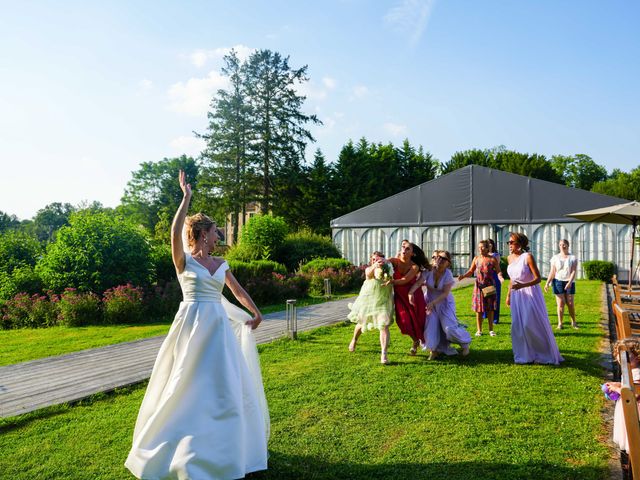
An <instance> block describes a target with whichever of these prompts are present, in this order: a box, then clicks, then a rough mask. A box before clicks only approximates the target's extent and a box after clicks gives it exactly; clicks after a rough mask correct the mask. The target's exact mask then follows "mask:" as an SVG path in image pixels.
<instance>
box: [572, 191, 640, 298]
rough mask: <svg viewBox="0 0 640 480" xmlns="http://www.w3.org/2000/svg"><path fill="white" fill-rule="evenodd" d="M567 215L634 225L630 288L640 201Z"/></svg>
mask: <svg viewBox="0 0 640 480" xmlns="http://www.w3.org/2000/svg"><path fill="white" fill-rule="evenodd" d="M567 217H574V218H577V219H579V220H584V221H585V222H603V223H618V224H626V225H632V227H631V262H630V265H629V290H631V277H632V276H633V250H634V248H633V247H634V245H635V242H636V227H637V226H638V224H640V203H638V202H629V203H620V204H618V205H611V206H610V207H604V208H596V209H595V210H587V211H585V212H577V213H569V214H567Z"/></svg>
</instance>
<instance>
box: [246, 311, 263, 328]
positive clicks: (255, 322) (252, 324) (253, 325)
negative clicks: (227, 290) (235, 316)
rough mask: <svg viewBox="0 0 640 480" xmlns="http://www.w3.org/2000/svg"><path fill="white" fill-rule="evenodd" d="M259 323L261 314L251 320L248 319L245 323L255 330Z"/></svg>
mask: <svg viewBox="0 0 640 480" xmlns="http://www.w3.org/2000/svg"><path fill="white" fill-rule="evenodd" d="M260 323H262V315H256V316H254V317H253V320H249V321H248V322H247V323H246V324H247V325H249V326H250V327H251V330H255V329H256V328H258V325H260Z"/></svg>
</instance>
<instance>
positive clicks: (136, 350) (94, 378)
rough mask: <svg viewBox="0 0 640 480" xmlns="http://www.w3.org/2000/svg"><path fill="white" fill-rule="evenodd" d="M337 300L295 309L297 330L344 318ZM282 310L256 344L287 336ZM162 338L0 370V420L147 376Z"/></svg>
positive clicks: (342, 302) (269, 318) (343, 302)
mask: <svg viewBox="0 0 640 480" xmlns="http://www.w3.org/2000/svg"><path fill="white" fill-rule="evenodd" d="M352 301H353V299H344V300H337V301H333V302H327V303H323V304H319V305H312V306H309V307H303V308H299V309H298V312H297V313H298V314H297V317H298V331H299V332H302V331H306V330H311V329H313V328H317V327H320V326H324V325H331V324H334V323H337V322H341V321H343V320H345V319H346V315H347V313H348V308H347V304H348V303H350V302H352ZM285 330H286V319H285V312H277V313H272V314H268V315H265V321H264V322H263V324H262V325H261V326H260V327H259V328H258V329H257V330H256V341H257V343H268V342H270V341H272V340H275V339H277V338H281V337H283V336H284V335H285V334H286V332H285ZM164 337H165V336H164V335H163V336H159V337H152V338H145V339H142V340H136V341H133V342H126V343H120V344H115V345H108V346H106V347H100V348H93V349H89V350H82V351H79V352H74V353H70V354H67V355H60V356H55V357H48V358H43V359H38V360H33V361H30V362H23V363H19V364H16V365H8V366H5V367H0V418H6V417H12V416H15V415H20V414H24V413H28V412H31V411H34V410H37V409H39V408H44V407H47V406H50V405H57V404H60V403H65V402H73V401H77V400H81V399H83V398H86V397H88V396H90V395H93V394H95V393H98V392H104V391H109V390H113V389H115V388H118V387H123V386H126V385H131V384H135V383H139V382H142V381H144V380H146V379H147V378H149V375H150V374H151V369H152V368H153V364H154V362H155V358H156V356H157V353H158V349H159V348H160V345H161V344H162V341H163V340H164Z"/></svg>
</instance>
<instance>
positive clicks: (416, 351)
mask: <svg viewBox="0 0 640 480" xmlns="http://www.w3.org/2000/svg"><path fill="white" fill-rule="evenodd" d="M416 353H418V347H417V346H413V347H411V350H409V355H411V356H412V357H414V356H415V355H416Z"/></svg>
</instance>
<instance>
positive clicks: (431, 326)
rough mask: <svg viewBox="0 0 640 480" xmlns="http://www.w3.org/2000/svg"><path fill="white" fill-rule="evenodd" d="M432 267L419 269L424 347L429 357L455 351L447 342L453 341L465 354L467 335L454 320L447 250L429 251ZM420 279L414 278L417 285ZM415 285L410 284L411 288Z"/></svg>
mask: <svg viewBox="0 0 640 480" xmlns="http://www.w3.org/2000/svg"><path fill="white" fill-rule="evenodd" d="M433 253H434V255H433V257H432V258H433V262H434V263H433V269H431V270H426V271H424V272H423V274H422V277H423V279H424V283H425V284H426V286H427V292H426V294H425V303H426V312H427V322H426V325H425V333H424V336H425V340H426V348H428V349H429V350H431V354H430V355H429V360H433V359H435V358H436V357H438V355H440V354H441V353H444V354H445V355H457V354H458V351H457V350H456V349H455V348H453V347H452V346H451V344H452V343H457V344H458V345H460V346H461V347H462V349H461V350H460V352H461V353H462V356H463V357H466V356H467V355H469V344H470V343H471V335H469V332H467V331H466V330H465V328H464V327H463V326H461V325H460V324H459V323H458V317H457V316H456V302H455V300H454V299H453V295H452V294H451V288H452V287H453V284H454V283H455V280H454V278H453V274H452V273H451V270H449V267H450V266H451V254H450V253H449V252H447V251H446V250H436V251H435V252H433ZM420 283H421V282H416V285H419V284H420ZM414 288H415V287H412V289H411V290H412V292H411V293H413V290H414ZM416 289H417V288H416Z"/></svg>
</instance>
